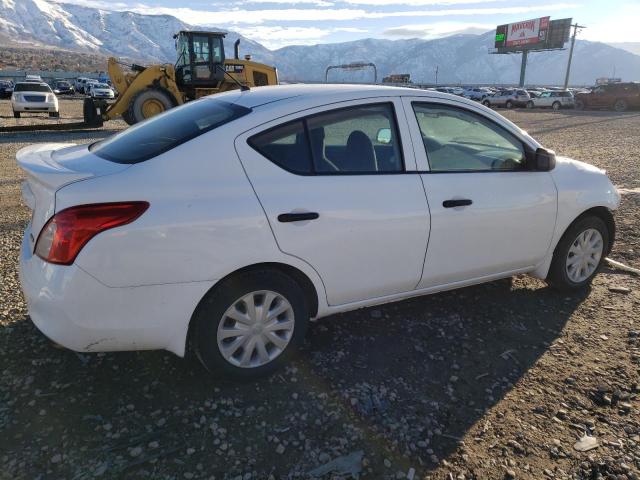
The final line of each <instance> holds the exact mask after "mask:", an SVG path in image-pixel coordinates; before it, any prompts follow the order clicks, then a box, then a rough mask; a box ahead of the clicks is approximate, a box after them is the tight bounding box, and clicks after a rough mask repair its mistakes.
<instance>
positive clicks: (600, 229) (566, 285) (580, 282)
mask: <svg viewBox="0 0 640 480" xmlns="http://www.w3.org/2000/svg"><path fill="white" fill-rule="evenodd" d="M608 251H609V230H608V229H607V226H606V224H605V223H604V221H602V219H601V218H599V217H596V216H593V215H588V216H584V217H580V218H578V219H577V220H576V221H575V222H573V223H572V224H571V225H570V226H569V228H568V229H567V231H566V232H565V233H564V235H562V238H561V239H560V241H559V242H558V245H557V246H556V249H555V251H554V252H553V260H552V261H551V267H550V268H549V274H548V275H547V278H546V282H547V284H549V285H550V286H551V287H553V288H555V289H557V290H562V291H575V290H580V289H582V288H584V287H586V286H587V285H589V284H590V283H591V281H592V280H593V277H594V276H595V275H596V273H598V270H599V269H600V266H601V265H602V262H603V261H604V258H605V255H606V253H607V252H608ZM572 259H573V260H572ZM581 259H583V261H581Z"/></svg>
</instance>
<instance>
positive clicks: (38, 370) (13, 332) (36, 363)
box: [0, 100, 640, 480]
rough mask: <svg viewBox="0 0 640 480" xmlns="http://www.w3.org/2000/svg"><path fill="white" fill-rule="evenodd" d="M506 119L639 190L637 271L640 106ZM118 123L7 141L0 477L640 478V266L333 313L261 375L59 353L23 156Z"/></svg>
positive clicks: (0, 213)
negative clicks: (34, 297) (559, 287)
mask: <svg viewBox="0 0 640 480" xmlns="http://www.w3.org/2000/svg"><path fill="white" fill-rule="evenodd" d="M61 107H62V116H63V120H62V121H65V120H66V121H70V119H77V118H79V117H80V116H81V103H80V102H73V101H66V100H63V101H61ZM10 113H11V112H10V107H9V106H8V102H6V101H2V102H0V126H6V125H9V124H13V122H14V119H13V118H8V117H9V116H10ZM504 113H505V115H506V116H508V117H509V118H511V119H512V120H514V121H515V122H516V123H517V124H519V125H520V126H522V127H523V128H525V129H527V130H528V131H529V132H530V133H531V134H532V135H533V136H535V137H536V138H538V139H539V140H540V141H541V142H542V143H543V144H545V145H546V146H548V147H550V148H553V149H555V150H556V151H557V152H558V153H559V154H563V155H567V156H572V157H575V158H578V159H581V160H585V161H587V162H590V163H593V164H595V165H597V166H599V167H602V168H606V169H607V170H608V172H609V175H610V176H611V178H612V179H613V181H614V183H616V185H618V186H619V187H621V188H623V189H624V191H625V192H627V193H625V194H624V195H623V203H622V207H621V209H620V211H619V213H618V215H617V222H618V227H619V232H618V239H617V243H616V246H615V248H614V250H613V252H612V254H611V257H612V258H614V259H618V260H621V261H623V262H625V263H627V264H629V265H632V266H635V267H636V268H638V267H640V243H639V235H640V233H639V232H640V230H639V228H638V226H639V225H640V194H639V193H638V192H639V191H640V190H639V189H640V169H639V167H640V113H626V114H619V113H612V112H540V111H527V110H520V111H508V112H504ZM22 121H23V122H28V121H45V122H48V121H49V119H48V118H45V117H43V116H40V117H39V118H37V119H35V120H33V119H23V120H22ZM120 128H123V123H122V122H110V123H109V124H107V125H106V126H105V127H104V128H103V129H98V130H94V131H88V132H87V131H84V132H77V133H61V132H49V133H47V132H40V133H36V134H27V133H20V134H7V133H4V134H3V133H0V259H1V260H0V261H1V263H0V278H1V282H0V302H1V303H0V364H1V365H2V367H0V368H1V375H0V432H1V433H0V478H24V479H45V478H67V479H84V478H93V477H100V478H134V479H135V478H154V479H156V478H157V479H164V478H167V479H169V478H171V479H174V478H177V479H183V478H184V479H191V478H194V479H195V478H216V479H241V480H247V479H250V478H251V479H267V478H274V479H275V478H308V477H310V476H311V475H313V474H315V475H317V476H318V477H322V478H336V479H337V478H351V476H352V474H353V476H354V478H355V477H357V476H358V475H359V476H360V477H361V478H372V479H386V478H389V479H390V478H396V479H402V478H416V479H417V478H432V479H447V480H449V479H451V480H453V479H455V480H458V479H501V478H518V479H520V478H523V479H524V478H527V479H543V478H558V479H564V478H567V479H569V478H571V479H585V480H586V479H600V478H603V479H616V480H619V479H638V478H640V474H639V470H640V416H639V415H638V409H639V407H640V315H639V314H638V312H639V311H640V293H639V292H640V277H637V276H636V277H634V276H632V275H631V274H626V273H624V272H620V271H612V270H608V269H605V270H604V271H603V272H602V273H601V274H600V275H598V276H597V277H596V279H595V282H594V284H593V287H592V289H591V290H590V291H589V292H585V293H584V294H582V295H573V296H566V295H561V294H558V293H555V292H553V291H551V290H549V289H548V288H546V287H545V285H544V284H543V283H542V282H539V281H536V280H533V279H530V278H528V277H525V276H521V277H516V278H514V279H512V280H502V281H498V282H493V283H490V284H485V285H481V286H476V287H470V288H465V289H462V290H458V291H455V292H448V293H442V294H437V295H432V296H428V297H423V298H418V299H413V300H409V301H404V302H399V303H394V304H391V305H387V306H383V307H376V308H372V309H364V310H360V311H357V312H352V313H348V314H343V315H337V316H334V317H330V318H327V319H323V320H322V321H319V322H316V323H313V324H312V325H311V326H310V328H309V333H308V341H307V343H306V345H305V348H304V351H303V352H302V354H301V355H300V356H299V358H297V359H296V360H295V361H294V362H293V363H292V364H291V365H290V366H289V368H287V369H285V370H283V371H281V372H279V373H277V374H275V375H273V376H272V377H270V378H267V379H263V380H260V381H256V382H252V383H230V382H223V381H220V380H216V379H214V378H210V377H209V376H208V375H207V374H206V373H205V372H204V371H203V369H202V368H201V367H199V366H198V364H197V363H196V362H195V361H193V360H191V359H187V360H183V359H180V358H177V357H175V356H173V355H172V354H169V353H165V352H138V353H110V354H93V355H82V354H77V353H74V352H71V351H68V350H62V349H57V348H54V347H53V346H52V345H51V343H50V342H49V341H48V340H47V339H45V338H44V337H43V336H42V335H41V334H40V333H39V332H38V331H37V330H36V328H35V327H34V326H33V325H32V323H31V322H30V321H29V318H28V316H27V312H26V308H25V304H24V301H23V298H22V294H21V293H20V290H19V283H18V277H17V257H18V249H19V245H20V238H21V235H22V229H23V228H24V226H25V224H26V222H27V220H28V212H27V209H26V208H24V207H22V206H21V205H20V199H19V197H20V195H19V192H20V182H21V173H20V171H19V170H18V169H17V168H16V166H15V160H14V157H15V153H16V151H17V150H18V149H19V148H21V147H22V146H24V145H27V144H30V143H34V142H49V141H74V142H90V141H92V140H94V139H98V138H102V137H104V136H105V135H108V134H110V133H112V132H113V131H115V130H117V129H120ZM585 434H588V435H589V436H590V437H593V438H595V442H594V441H593V440H589V439H586V440H584V439H583V441H582V442H578V441H579V440H580V439H581V437H583V436H584V435H585ZM577 442H578V443H577ZM577 448H578V449H584V448H591V449H590V450H588V451H578V449H577ZM340 472H342V473H340ZM323 475H324V476H323Z"/></svg>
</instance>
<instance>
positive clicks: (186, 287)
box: [20, 226, 213, 356]
mask: <svg viewBox="0 0 640 480" xmlns="http://www.w3.org/2000/svg"><path fill="white" fill-rule="evenodd" d="M29 235H31V227H30V226H29V227H28V228H27V230H26V232H25V235H24V239H23V242H22V249H21V254H20V283H21V285H22V291H23V293H24V296H25V298H26V301H27V305H28V309H29V315H30V317H31V320H32V321H33V323H34V324H35V325H36V327H38V329H39V330H40V331H41V332H42V333H43V334H44V335H46V336H47V337H48V338H50V339H51V340H52V341H54V342H55V343H58V344H60V345H62V346H64V347H66V348H69V349H71V350H75V351H78V352H105V351H119V350H154V349H164V350H169V351H171V352H173V353H175V354H177V355H179V356H183V355H184V352H185V344H186V337H187V331H188V325H189V321H190V319H191V315H192V313H193V311H194V310H195V308H196V306H197V304H198V302H199V301H200V299H201V298H202V297H203V296H204V294H205V293H206V292H207V291H208V290H209V289H210V288H211V286H212V285H213V282H192V283H180V284H164V285H148V286H138V287H125V288H112V287H107V286H106V285H104V284H102V283H101V282H99V281H98V280H96V279H95V278H94V277H93V276H91V275H89V274H88V273H86V272H85V271H84V270H82V269H81V268H80V267H78V266H77V265H70V266H63V265H54V264H51V263H48V262H45V261H44V260H42V259H41V258H39V257H38V256H36V255H33V254H32V252H31V248H30V245H29Z"/></svg>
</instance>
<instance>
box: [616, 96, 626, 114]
mask: <svg viewBox="0 0 640 480" xmlns="http://www.w3.org/2000/svg"><path fill="white" fill-rule="evenodd" d="M613 108H614V109H615V111H616V112H624V111H625V110H626V109H627V101H626V100H624V99H622V98H619V99H618V100H616V102H615V103H614V104H613Z"/></svg>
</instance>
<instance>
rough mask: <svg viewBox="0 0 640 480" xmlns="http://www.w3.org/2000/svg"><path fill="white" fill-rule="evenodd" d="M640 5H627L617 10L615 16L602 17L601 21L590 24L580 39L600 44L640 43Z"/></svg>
mask: <svg viewBox="0 0 640 480" xmlns="http://www.w3.org/2000/svg"><path fill="white" fill-rule="evenodd" d="M639 18H640V5H638V4H626V5H620V6H618V7H617V8H616V9H615V16H613V15H606V14H604V15H602V16H601V17H600V19H599V21H596V22H589V24H588V25H587V28H586V29H584V30H582V31H581V32H580V33H578V38H584V39H586V40H593V41H598V42H640V29H638V19H639Z"/></svg>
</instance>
